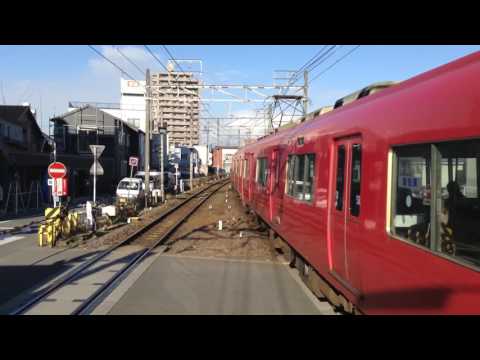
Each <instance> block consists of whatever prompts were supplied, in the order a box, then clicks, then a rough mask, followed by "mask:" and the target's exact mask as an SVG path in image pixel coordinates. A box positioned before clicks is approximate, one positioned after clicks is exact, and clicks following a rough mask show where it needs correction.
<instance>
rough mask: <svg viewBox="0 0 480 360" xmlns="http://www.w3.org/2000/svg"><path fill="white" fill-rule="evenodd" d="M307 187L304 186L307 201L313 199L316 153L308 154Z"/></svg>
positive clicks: (306, 167)
mask: <svg viewBox="0 0 480 360" xmlns="http://www.w3.org/2000/svg"><path fill="white" fill-rule="evenodd" d="M305 171H306V176H305V188H304V198H305V200H307V201H311V200H312V196H313V177H314V175H315V155H314V154H308V155H307V156H306V164H305Z"/></svg>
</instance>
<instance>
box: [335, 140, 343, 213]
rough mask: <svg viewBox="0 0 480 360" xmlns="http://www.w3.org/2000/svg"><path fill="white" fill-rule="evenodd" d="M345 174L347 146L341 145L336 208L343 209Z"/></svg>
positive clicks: (338, 161) (338, 153)
mask: <svg viewBox="0 0 480 360" xmlns="http://www.w3.org/2000/svg"><path fill="white" fill-rule="evenodd" d="M344 174H345V146H344V145H340V146H339V147H338V149H337V186H336V192H335V208H336V209H337V210H339V211H340V210H342V209H343V191H344Z"/></svg>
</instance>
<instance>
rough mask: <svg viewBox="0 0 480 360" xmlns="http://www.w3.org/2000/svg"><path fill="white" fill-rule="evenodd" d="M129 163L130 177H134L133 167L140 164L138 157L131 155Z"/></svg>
mask: <svg viewBox="0 0 480 360" xmlns="http://www.w3.org/2000/svg"><path fill="white" fill-rule="evenodd" d="M128 165H130V177H133V167H134V166H138V157H135V156H130V158H129V159H128Z"/></svg>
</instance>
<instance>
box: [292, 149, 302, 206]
mask: <svg viewBox="0 0 480 360" xmlns="http://www.w3.org/2000/svg"><path fill="white" fill-rule="evenodd" d="M296 158H297V160H296V161H295V171H294V176H295V178H294V180H295V186H294V188H293V196H294V197H295V198H297V199H298V200H303V187H304V185H305V182H304V179H305V156H303V155H301V156H297V157H296Z"/></svg>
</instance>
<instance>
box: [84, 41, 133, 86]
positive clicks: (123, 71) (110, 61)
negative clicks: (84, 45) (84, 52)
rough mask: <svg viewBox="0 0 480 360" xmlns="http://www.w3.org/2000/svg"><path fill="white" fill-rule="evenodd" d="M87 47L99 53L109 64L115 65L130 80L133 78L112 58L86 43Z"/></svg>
mask: <svg viewBox="0 0 480 360" xmlns="http://www.w3.org/2000/svg"><path fill="white" fill-rule="evenodd" d="M88 47H89V48H90V49H92V50H93V51H95V52H96V53H97V54H98V55H100V56H101V57H102V58H104V59H105V60H107V61H108V62H109V63H110V64H112V65H113V66H115V67H116V68H117V69H118V70H120V72H121V73H122V74H125V75H127V76H128V77H130V79H132V80H135V78H134V77H133V76H132V75H130V74H129V73H127V72H126V71H125V70H123V69H122V68H121V67H120V66H118V65H117V64H115V63H114V62H113V61H112V60H110V59H109V58H107V57H106V56H105V55H103V54H102V53H101V52H99V51H98V50H97V49H95V48H94V47H93V46H92V45H88Z"/></svg>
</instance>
